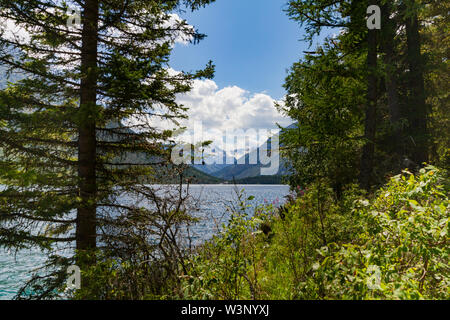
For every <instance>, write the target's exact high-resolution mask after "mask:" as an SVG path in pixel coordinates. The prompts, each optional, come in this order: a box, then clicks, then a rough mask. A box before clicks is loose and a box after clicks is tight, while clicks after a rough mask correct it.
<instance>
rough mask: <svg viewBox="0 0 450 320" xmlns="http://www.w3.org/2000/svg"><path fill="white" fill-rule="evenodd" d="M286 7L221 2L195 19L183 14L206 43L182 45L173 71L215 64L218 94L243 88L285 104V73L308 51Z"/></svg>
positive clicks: (277, 2) (275, 0)
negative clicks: (219, 90) (282, 100)
mask: <svg viewBox="0 0 450 320" xmlns="http://www.w3.org/2000/svg"><path fill="white" fill-rule="evenodd" d="M285 6H286V0H217V1H216V2H214V3H213V4H211V5H209V6H207V7H206V8H203V9H200V10H198V11H196V12H194V13H191V12H186V13H185V14H183V13H182V14H179V15H180V16H181V17H182V18H185V19H186V20H187V21H188V22H189V23H190V24H191V25H193V26H195V27H196V28H197V29H198V30H199V31H200V32H202V33H205V34H207V38H206V39H204V40H203V41H201V42H200V43H199V44H197V45H195V46H194V45H187V46H186V45H182V44H177V45H176V47H175V50H174V52H173V56H172V63H171V66H172V68H174V69H175V70H187V71H191V70H195V69H199V68H201V67H202V66H204V65H205V63H206V62H208V61H209V60H212V61H213V62H214V64H215V65H216V75H215V78H214V81H215V82H216V84H217V85H218V86H219V88H224V87H227V86H239V87H240V88H242V89H244V90H247V91H249V92H251V93H261V92H265V93H267V94H269V95H270V96H271V97H272V98H274V99H280V98H282V96H283V95H284V89H283V88H282V84H283V82H284V79H285V77H286V75H287V73H286V69H288V68H289V67H290V66H291V65H292V63H294V62H295V61H298V60H299V59H300V57H301V56H302V55H303V50H307V49H308V44H307V43H305V42H301V41H299V40H300V39H301V38H302V37H303V32H302V30H301V28H300V27H299V26H298V24H297V23H296V22H294V21H291V20H289V18H288V17H287V15H286V13H285V12H284V11H283V9H284V8H285Z"/></svg>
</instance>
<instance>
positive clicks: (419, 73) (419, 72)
mask: <svg viewBox="0 0 450 320" xmlns="http://www.w3.org/2000/svg"><path fill="white" fill-rule="evenodd" d="M404 14H405V20H406V21H405V24H406V37H407V59H408V64H409V70H410V72H409V87H410V97H409V104H410V107H411V109H410V112H408V118H409V124H410V129H411V130H410V132H411V136H412V138H413V139H414V143H413V152H412V160H413V161H414V162H415V163H416V164H417V165H422V163H424V162H427V161H428V137H427V107H426V103H425V99H426V96H425V84H424V78H423V72H424V66H423V59H422V54H421V52H420V49H421V40H420V34H419V20H418V17H417V12H416V9H415V0H407V1H406V11H405V12H404Z"/></svg>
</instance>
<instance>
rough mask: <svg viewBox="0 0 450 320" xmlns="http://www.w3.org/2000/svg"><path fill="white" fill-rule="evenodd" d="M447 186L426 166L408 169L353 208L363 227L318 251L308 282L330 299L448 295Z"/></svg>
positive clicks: (446, 180)
mask: <svg viewBox="0 0 450 320" xmlns="http://www.w3.org/2000/svg"><path fill="white" fill-rule="evenodd" d="M448 194H449V185H448V179H445V175H444V173H443V172H441V171H439V170H438V169H436V168H434V167H431V166H430V167H427V168H425V169H422V170H421V171H420V174H419V175H418V176H417V177H415V176H414V175H413V174H412V173H410V172H408V171H404V172H403V174H402V175H398V176H396V177H393V178H392V179H391V180H390V182H389V183H388V185H387V186H386V187H384V188H382V189H381V190H380V191H379V192H378V194H377V196H376V198H375V199H374V200H373V201H371V202H369V201H364V200H360V201H358V204H357V205H356V207H355V209H354V212H355V214H357V215H359V217H360V219H361V221H362V222H363V225H364V231H363V232H361V233H360V234H359V235H358V237H357V238H356V239H355V240H354V241H352V242H349V243H348V244H345V245H338V244H331V245H329V246H326V247H324V248H322V249H321V250H318V252H319V253H320V254H321V259H320V261H319V262H317V263H316V264H315V266H314V269H315V271H314V277H313V278H311V279H310V281H309V282H310V285H311V286H312V287H314V288H316V289H317V291H318V292H321V295H320V297H321V298H327V299H448V297H449V296H450V295H449V293H450V292H449V277H448V274H449V271H450V270H449V265H448V261H449V260H448V258H449V246H448V224H449V208H450V207H449V201H448Z"/></svg>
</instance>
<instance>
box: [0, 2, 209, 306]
mask: <svg viewBox="0 0 450 320" xmlns="http://www.w3.org/2000/svg"><path fill="white" fill-rule="evenodd" d="M210 2H212V1H211V0H186V1H180V0H173V1H162V0H156V1H147V0H142V1H139V0H138V1H127V0H106V1H99V0H84V1H59V0H39V1H38V0H31V1H30V0H26V1H25V0H18V1H9V0H1V1H0V21H1V22H2V28H1V29H0V31H1V33H0V65H1V66H2V68H4V69H6V70H7V72H8V74H14V75H16V74H17V75H20V78H21V80H18V81H16V82H14V83H9V84H8V86H7V87H6V88H3V89H2V90H1V91H0V154H1V162H0V184H1V185H2V189H1V190H0V246H2V247H7V248H16V249H20V248H29V247H36V246H37V247H40V248H41V249H43V250H48V254H49V256H50V260H49V265H52V264H54V263H56V262H58V267H56V265H55V270H56V271H54V272H53V273H52V274H50V277H43V278H41V277H37V278H35V279H34V280H37V281H35V282H34V284H33V289H32V291H26V290H24V291H22V293H23V294H25V295H27V294H28V293H31V296H34V297H38V298H44V297H51V296H52V295H54V294H58V289H60V288H61V285H62V283H63V280H64V278H65V277H64V273H65V270H64V267H66V266H67V265H69V264H73V263H78V264H80V265H81V266H82V268H86V269H87V268H89V266H92V265H94V264H95V258H94V253H93V252H95V250H96V248H98V247H99V248H100V249H102V246H107V244H108V243H110V242H108V241H109V240H108V239H110V238H111V236H112V235H111V232H110V230H111V229H114V228H115V229H116V231H117V228H120V221H119V220H118V219H125V218H124V217H129V216H137V215H139V216H141V217H142V216H146V217H151V216H152V215H154V214H155V210H154V209H153V208H152V206H151V205H150V206H149V205H145V204H142V205H139V204H136V203H132V204H124V203H121V202H120V197H121V196H123V195H124V194H127V196H129V197H141V198H145V199H147V200H148V203H152V201H153V203H154V201H156V200H155V194H154V193H152V191H151V190H150V189H149V188H148V186H147V185H146V184H144V183H143V182H144V181H145V182H152V181H153V182H154V181H158V180H157V178H155V177H156V175H155V172H156V173H157V172H159V173H160V175H161V173H162V174H163V175H168V174H169V173H167V174H166V173H165V172H164V171H163V170H168V169H167V168H168V167H167V161H168V156H169V154H170V148H169V147H168V145H169V144H170V141H172V140H171V137H172V134H173V131H171V130H162V129H158V128H156V127H154V125H152V123H154V122H152V121H154V120H155V119H158V120H157V121H162V120H169V121H173V123H174V124H177V123H178V122H177V119H180V118H183V117H186V112H185V111H186V109H185V108H184V107H183V106H181V105H179V104H177V102H176V95H177V94H179V93H185V92H187V91H189V90H190V86H191V80H193V79H195V78H202V77H211V76H212V73H213V66H212V64H211V63H210V64H208V65H207V66H206V68H205V69H203V70H200V71H197V72H194V73H185V72H179V73H175V72H172V71H171V70H170V68H169V67H170V66H169V57H170V53H171V50H172V48H173V45H174V43H175V41H178V40H184V41H190V42H197V41H199V40H201V39H202V38H203V37H204V35H202V34H200V33H198V32H197V31H196V30H195V29H193V28H192V27H191V26H189V25H188V24H187V22H186V21H184V20H177V19H175V17H176V16H175V15H174V14H173V13H174V12H176V10H181V9H182V8H183V7H184V6H188V7H189V9H192V10H196V9H199V8H200V7H202V6H204V5H206V4H208V3H210ZM74 12H75V13H76V12H79V13H80V17H79V18H80V19H78V17H77V15H76V14H75V15H72V14H73V13H74ZM78 22H80V23H79V24H78ZM130 159H131V160H130ZM158 165H161V168H159V169H158ZM164 168H165V169H164ZM143 177H145V179H144V178H143ZM152 179H153V180H152ZM178 209H179V208H178ZM179 211H180V210H179ZM159 218H161V217H154V221H155V225H158V219H159ZM108 230H109V231H108ZM100 243H101V244H102V245H101V246H99V244H100ZM61 247H68V248H74V249H76V252H77V254H76V255H69V256H64V257H63V256H61V255H58V254H57V251H56V249H57V248H61ZM81 257H88V258H87V259H84V258H83V259H82V258H81Z"/></svg>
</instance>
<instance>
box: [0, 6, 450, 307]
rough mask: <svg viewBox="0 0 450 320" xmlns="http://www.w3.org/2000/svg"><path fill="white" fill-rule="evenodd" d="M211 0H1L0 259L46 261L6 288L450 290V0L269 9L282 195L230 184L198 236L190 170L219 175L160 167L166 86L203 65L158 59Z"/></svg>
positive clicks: (226, 293)
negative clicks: (289, 27)
mask: <svg viewBox="0 0 450 320" xmlns="http://www.w3.org/2000/svg"><path fill="white" fill-rule="evenodd" d="M220 1H226V0H134V1H128V0H102V1H100V0H73V1H71V0H15V1H10V0H0V72H1V73H2V74H1V75H0V76H1V78H2V85H0V250H9V251H12V252H18V251H20V250H26V249H30V248H34V249H36V250H39V251H40V252H42V254H43V255H45V257H46V262H45V264H44V265H43V266H42V267H41V268H40V269H39V271H38V272H37V273H35V274H33V276H32V277H30V278H29V279H28V280H27V281H26V282H25V283H24V284H23V285H22V287H21V289H20V290H19V291H18V292H17V294H16V295H15V299H19V300H21V299H31V300H46V299H70V300H72V299H74V300H116V299H117V300H372V299H373V300H399V299H401V300H418V299H425V300H447V299H449V297H450V277H449V274H450V266H449V254H450V246H449V221H450V202H449V193H450V180H449V169H450V127H449V114H450V103H449V98H450V97H449V92H450V86H449V84H450V65H449V60H448V59H449V55H450V30H449V28H450V22H449V20H450V16H449V10H450V1H448V0H395V1H389V0H367V1H366V0H364V1H360V0H359V1H356V0H286V1H283V3H284V5H283V7H282V9H280V10H283V14H284V15H285V17H286V19H290V20H291V21H294V22H295V23H296V24H297V25H298V29H299V34H301V32H300V30H303V31H302V34H303V38H302V39H299V40H302V41H305V42H307V43H308V44H309V45H310V49H309V50H308V51H305V52H304V55H303V56H302V58H301V59H300V60H298V61H297V62H295V63H294V64H293V65H286V67H287V68H289V69H288V70H287V74H286V78H285V82H284V84H283V88H284V90H285V91H286V94H285V96H284V99H283V100H282V101H278V102H277V103H276V108H277V110H278V112H279V113H281V114H283V115H284V116H285V117H287V118H289V119H291V120H292V122H293V123H294V125H291V126H289V127H283V126H281V125H279V129H280V135H279V139H280V150H279V151H280V154H281V157H282V159H283V161H282V162H283V163H285V165H286V170H284V171H283V176H282V179H283V182H284V183H285V184H287V185H289V190H290V193H289V195H288V196H287V197H286V201H285V202H283V203H275V202H274V203H270V202H267V203H259V204H257V205H256V206H253V205H251V204H252V203H253V202H254V201H255V197H254V196H253V195H251V194H247V193H246V192H245V190H241V189H239V190H238V189H237V190H236V199H235V201H234V203H232V204H231V205H229V206H228V207H227V208H226V210H227V212H228V218H227V219H226V221H224V222H223V224H222V225H221V226H220V228H219V231H218V232H217V233H216V234H214V235H213V236H212V237H211V238H210V239H207V240H205V241H202V242H201V243H196V242H195V241H193V238H192V236H191V231H192V228H194V227H195V226H196V225H197V224H198V223H199V218H198V217H197V216H196V215H195V214H194V213H195V204H193V203H192V201H190V200H191V199H190V197H189V190H190V183H193V180H192V176H193V175H194V176H195V175H197V176H198V175H201V177H202V179H204V181H207V180H208V181H212V183H217V181H220V180H219V179H216V178H214V177H211V176H209V175H206V174H203V175H202V174H201V173H199V172H198V171H195V170H196V169H194V168H193V167H191V166H188V165H184V164H179V165H178V164H173V163H172V162H171V152H172V149H173V148H175V146H176V145H177V133H178V132H179V130H180V129H183V128H182V125H181V124H180V121H181V120H183V119H187V118H188V108H187V107H186V106H184V105H183V104H180V103H179V102H178V101H177V97H178V96H179V95H180V94H185V93H188V92H189V91H191V89H192V87H193V84H194V83H195V81H198V80H202V79H212V78H213V77H214V75H215V71H216V70H215V65H214V61H204V67H203V68H202V69H200V70H192V71H189V72H188V71H174V70H173V69H170V60H171V55H172V50H173V45H174V43H175V42H176V41H180V40H179V39H183V41H185V42H188V43H190V44H193V45H194V44H198V43H200V42H201V41H202V40H204V39H205V37H206V36H207V33H208V30H202V32H205V34H203V33H201V32H199V31H198V30H197V29H195V28H194V27H192V26H191V25H190V24H189V23H188V21H186V20H183V19H180V20H177V19H174V13H175V12H179V10H186V11H189V12H194V11H201V10H205V8H206V7H208V6H213V5H214V4H215V3H216V2H217V3H218V2H220ZM248 1H250V0H248ZM252 1H253V0H252ZM255 2H256V1H255ZM371 6H376V7H377V8H379V11H378V12H377V10H375V11H373V12H372V11H369V10H368V8H369V7H371ZM377 13H379V15H377ZM369 18H372V19H375V21H377V22H378V24H379V28H376V27H375V28H374V27H370V25H369ZM11 26H15V27H17V28H16V30H19V31H16V32H11V29H10V28H11ZM323 32H328V34H329V35H328V36H326V37H325V38H321V37H320V35H321V34H323ZM318 39H320V41H318ZM269 76H270V75H269ZM218 117H221V115H220V114H219V115H218ZM161 121H168V122H170V123H172V124H173V125H174V126H175V127H176V128H175V129H170V130H168V129H162V128H158V127H156V126H155V125H154V123H155V122H161ZM209 143H210V142H205V143H203V144H202V145H201V147H202V148H203V147H206V146H207V145H208V144H209ZM270 152H274V150H271V151H270ZM270 152H269V153H270ZM192 172H194V173H192ZM279 179H281V176H279V177H278V176H273V177H271V176H267V177H263V178H261V177H259V178H255V177H245V178H242V179H240V180H239V181H240V183H242V184H245V183H249V184H251V183H256V182H260V181H264V182H267V183H278V181H279ZM169 181H170V183H167V182H169ZM264 182H263V183H264ZM230 183H232V182H230ZM235 183H236V181H235ZM244 189H245V188H244ZM125 194H126V196H127V199H131V200H130V201H123V197H124V195H125ZM73 266H75V267H76V269H77V270H79V272H80V276H81V285H80V284H79V283H77V281H75V282H73V283H71V282H70V281H68V277H69V276H70V273H68V270H69V269H70V270H72V269H71V267H73ZM0 272H2V270H0ZM30 272H31V270H30ZM74 283H75V285H74Z"/></svg>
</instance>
